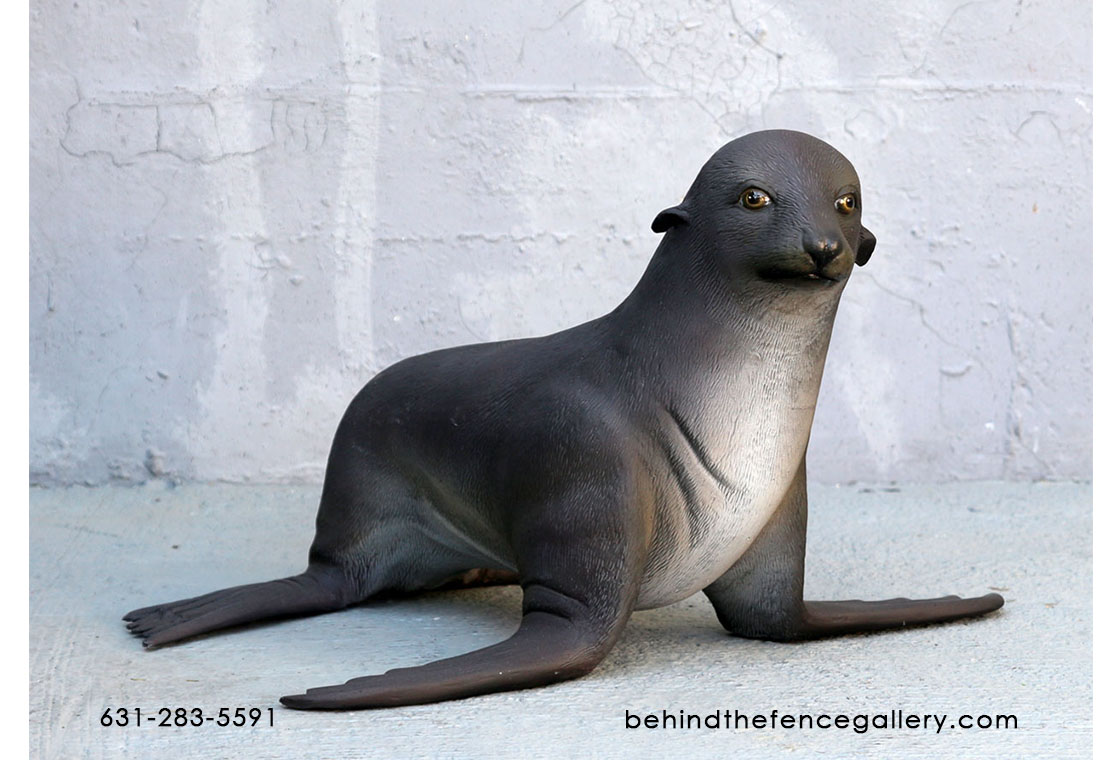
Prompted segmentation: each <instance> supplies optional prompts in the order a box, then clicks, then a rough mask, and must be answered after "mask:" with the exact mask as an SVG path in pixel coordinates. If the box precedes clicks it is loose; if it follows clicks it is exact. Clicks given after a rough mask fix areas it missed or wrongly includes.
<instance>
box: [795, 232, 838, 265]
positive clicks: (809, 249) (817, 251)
mask: <svg viewBox="0 0 1120 760" xmlns="http://www.w3.org/2000/svg"><path fill="white" fill-rule="evenodd" d="M801 244H802V245H803V246H804V247H805V253H807V254H809V255H810V256H812V257H813V263H814V264H816V265H817V269H823V268H824V266H825V265H826V264H828V262H830V261H832V260H833V259H834V258H836V257H837V255H839V253H840V241H839V240H838V239H836V238H835V237H832V236H831V235H820V234H817V233H814V232H812V231H811V230H805V234H804V235H802V237H801Z"/></svg>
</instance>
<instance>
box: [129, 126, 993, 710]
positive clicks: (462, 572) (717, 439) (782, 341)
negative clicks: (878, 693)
mask: <svg viewBox="0 0 1120 760" xmlns="http://www.w3.org/2000/svg"><path fill="white" fill-rule="evenodd" d="M862 207H863V202H862V195H861V188H860V184H859V178H858V177H857V176H856V173H855V170H854V169H853V168H852V166H851V164H850V163H849V162H848V161H847V159H845V158H844V157H843V156H841V155H840V154H839V153H838V152H836V151H835V150H834V149H833V148H831V147H830V146H828V145H827V144H825V143H823V142H821V141H820V140H817V139H815V138H813V137H810V136H808V135H804V134H801V133H798V132H788V131H781V130H774V131H768V132H759V133H755V134H751V135H747V136H745V137H742V138H739V139H737V140H734V141H732V142H731V143H728V144H727V145H725V146H724V147H723V148H721V149H720V150H719V151H717V152H716V153H715V154H714V155H713V156H712V157H711V159H709V160H708V162H707V163H706V164H705V165H704V166H703V168H702V169H701V170H700V173H699V175H698V176H697V178H696V180H695V182H694V183H693V185H692V187H691V189H690V190H689V191H688V193H687V194H686V196H685V198H684V200H683V201H682V202H681V203H680V204H679V205H677V206H674V207H671V208H668V209H665V210H664V211H662V212H661V213H660V214H658V215H657V217H656V218H655V219H654V222H653V229H654V231H656V232H664V233H665V235H664V237H663V239H662V241H661V244H660V245H659V246H658V248H657V250H656V252H655V253H654V255H653V258H652V260H651V261H650V264H649V266H648V268H647V269H646V272H645V274H644V275H643V276H642V278H641V280H640V281H639V282H638V284H637V285H636V287H635V288H634V291H633V292H632V293H631V294H630V295H629V296H628V297H627V298H626V300H625V301H623V303H622V304H620V305H619V306H618V307H617V308H616V309H615V310H613V311H612V312H611V313H610V314H607V315H605V316H603V317H600V318H599V319H596V320H592V321H591V322H587V323H585V324H582V325H578V326H576V327H573V328H571V329H568V330H564V331H562V332H559V333H556V334H554V335H549V336H545V337H540V338H531V339H525V340H512V341H502V342H498V343H487V344H480V345H473V346H461V347H458V348H452V349H445V350H443V351H435V352H432V353H429V354H424V355H422V356H417V357H413V358H411V359H406V360H404V361H402V362H399V363H398V364H395V365H393V366H392V367H389V368H388V369H386V370H384V371H383V372H381V373H380V374H379V375H377V376H376V377H375V378H373V380H371V381H370V382H369V383H368V384H367V385H366V387H365V388H363V389H362V390H361V391H360V392H359V393H358V395H357V396H356V397H355V398H354V400H353V401H352V402H351V404H350V406H349V408H348V409H347V410H346V413H345V414H344V415H343V418H342V421H341V422H340V424H339V428H338V432H337V433H336V434H335V440H334V443H333V445H332V447H331V453H330V456H329V458H328V462H327V472H326V478H325V481H324V484H323V495H322V500H321V503H320V507H319V515H318V518H317V522H316V535H315V539H314V541H313V542H312V545H311V550H310V556H309V560H310V561H309V566H308V569H307V570H306V571H304V572H303V573H301V574H299V575H296V576H293V577H291V578H284V579H280V580H276V581H269V582H266V583H257V584H251V585H249V586H241V587H237V588H232V589H225V590H222V591H216V592H213V593H211V594H206V595H204V596H201V597H196V598H193V599H186V600H182V601H179V602H172V603H169V604H162V605H156V606H154V607H147V608H143V609H139V610H134V611H133V612H131V613H129V614H128V615H126V616H125V619H126V620H127V621H129V629H130V630H131V631H132V632H133V633H136V634H138V635H141V636H143V637H144V644H145V646H157V645H161V644H166V643H170V642H173V641H177V640H180V639H183V638H186V637H189V636H194V635H197V634H200V633H205V632H208V631H213V630H218V629H221V628H227V627H230V626H234V625H238V624H241V623H247V622H252V621H256V620H262V619H265V618H274V617H283V616H293V615H308V614H314V613H318V612H327V611H331V610H337V609H341V608H343V607H346V606H348V605H350V604H354V603H356V602H359V601H362V600H364V599H369V598H372V597H376V596H378V595H381V594H386V593H390V592H399V591H416V590H422V589H429V588H437V587H442V586H448V585H451V586H455V587H461V586H465V585H479V584H485V583H513V582H517V583H519V584H520V585H521V587H522V589H523V591H524V602H523V618H522V623H521V626H520V627H519V629H518V630H517V632H516V633H515V634H514V635H513V636H511V637H510V638H509V639H507V640H506V641H504V642H501V643H499V644H495V645H493V646H491V647H487V648H485V649H481V650H479V651H477V652H471V653H468V654H465V655H460V656H458V657H452V658H450V659H446V660H440V661H438V662H434V663H430V664H428V665H424V666H421V667H416V668H405V669H400V670H392V671H389V672H388V673H385V674H383V675H379V676H370V677H365V678H359V679H354V680H352V681H348V682H347V683H345V684H341V685H338V686H332V687H326V688H322V689H311V690H310V691H308V692H307V693H305V694H300V695H292V696H288V697H283V698H281V701H282V702H283V703H284V704H286V705H288V706H290V707H296V708H310V709H332V708H356V707H389V706H396V705H404V704H418V703H422V702H433V701H439V700H443V699H455V698H460V697H465V696H471V695H474V694H483V693H487V692H492V691H500V690H505V689H518V688H524V687H526V686H533V685H540V684H544V683H550V682H554V681H559V680H564V679H566V678H573V677H576V676H579V675H582V674H584V673H587V672H588V671H590V670H591V669H592V668H594V667H595V665H596V664H597V663H598V662H600V661H601V660H602V658H603V657H604V656H606V654H607V652H608V651H609V650H610V648H611V646H612V645H613V644H614V642H615V640H616V639H617V637H618V636H619V634H620V633H621V630H622V627H623V626H624V624H625V622H626V620H627V619H628V617H629V615H630V613H631V611H632V610H634V609H637V608H648V607H657V606H661V605H665V604H669V603H672V602H675V601H677V600H680V599H683V598H685V597H687V596H689V595H691V594H693V593H695V592H696V591H699V590H701V589H703V591H704V592H705V594H707V596H708V598H709V599H710V600H711V602H712V604H713V606H714V607H715V610H716V614H717V616H718V617H719V619H720V621H721V622H722V623H723V625H724V626H725V627H726V628H727V629H728V630H730V631H731V632H732V633H735V634H738V635H742V636H748V637H754V638H768V639H781V640H786V639H796V638H809V637H816V636H827V635H836V634H841V633H849V632H853V631H866V630H877V629H880V628H887V627H893V626H901V625H913V624H915V623H924V622H938V621H945V620H954V619H957V618H961V617H966V616H971V615H978V614H983V613H985V612H988V611H991V610H994V609H996V608H998V607H999V606H1000V605H1002V603H1003V600H1002V599H1001V598H1000V597H999V596H998V595H994V594H989V595H987V596H984V597H978V598H973V599H960V598H958V597H943V598H940V599H932V600H909V599H895V600H890V601H885V602H807V601H804V600H803V597H802V579H803V568H804V549H805V513H806V499H805V450H806V447H807V445H808V440H809V430H810V427H811V425H812V420H813V411H814V408H815V405H816V400H817V394H818V391H819V388H820V381H821V375H822V372H823V369H824V362H825V356H826V354H827V351H828V343H829V338H830V335H831V331H832V323H833V319H834V317H835V314H836V309H837V306H838V303H839V299H840V295H841V293H842V291H843V288H844V285H845V283H846V282H847V279H848V277H849V275H850V274H851V272H852V269H853V267H854V266H855V265H863V264H866V263H867V261H868V259H869V258H870V256H871V253H872V251H873V250H874V247H875V238H874V236H873V235H871V233H870V232H868V231H867V229H866V228H864V227H863V225H862V223H861V214H862Z"/></svg>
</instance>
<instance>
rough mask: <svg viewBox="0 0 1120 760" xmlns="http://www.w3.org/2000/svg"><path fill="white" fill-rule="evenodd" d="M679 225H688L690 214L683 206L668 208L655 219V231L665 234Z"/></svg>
mask: <svg viewBox="0 0 1120 760" xmlns="http://www.w3.org/2000/svg"><path fill="white" fill-rule="evenodd" d="M678 224H688V212H687V211H685V210H684V207H682V206H673V207H672V208H667V209H665V210H664V211H662V212H661V213H660V214H658V215H657V216H655V217H654V218H653V225H651V226H652V227H653V231H654V232H664V231H665V230H667V229H669V228H671V227H676V226H677V225H678Z"/></svg>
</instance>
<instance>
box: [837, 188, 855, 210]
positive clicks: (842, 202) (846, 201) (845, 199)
mask: <svg viewBox="0 0 1120 760" xmlns="http://www.w3.org/2000/svg"><path fill="white" fill-rule="evenodd" d="M857 205H858V204H857V203H856V194H855V193H847V194H846V195H841V196H840V197H839V198H837V199H836V210H837V211H839V212H840V213H841V214H850V213H852V212H853V211H855V210H856V206H857Z"/></svg>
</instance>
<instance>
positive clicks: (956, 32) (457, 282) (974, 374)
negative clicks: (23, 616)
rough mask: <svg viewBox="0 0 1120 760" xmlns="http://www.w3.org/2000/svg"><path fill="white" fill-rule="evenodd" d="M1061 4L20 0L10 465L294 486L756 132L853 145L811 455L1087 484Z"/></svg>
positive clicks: (1069, 82)
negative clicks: (781, 131)
mask: <svg viewBox="0 0 1120 760" xmlns="http://www.w3.org/2000/svg"><path fill="white" fill-rule="evenodd" d="M894 5H898V6H901V7H892V6H894ZM1090 16H1091V12H1090V6H1089V4H1088V3H1069V4H1065V5H1055V4H1053V3H1044V2H1031V1H1030V0H1018V1H1016V0H986V1H981V2H959V1H958V2H946V1H943V0H917V1H916V2H908V3H901V4H886V5H885V6H884V4H882V3H861V2H849V3H833V2H799V3H774V2H770V1H768V2H758V3H756V2H746V1H745V0H732V1H731V2H719V3H709V2H700V1H699V0H692V1H691V2H674V3H665V2H656V3H655V2H648V1H647V0H616V1H615V2H606V0H582V1H581V2H572V1H571V0H563V1H561V2H543V3H520V2H510V1H508V0H507V1H505V2H494V3H485V4H465V3H450V2H434V1H433V0H408V1H407V2H404V1H403V0H400V1H398V0H394V1H392V2H390V1H382V2H377V3H373V2H366V3H355V2H341V3H336V4H326V3H324V4H298V3H297V4H291V3H289V4H283V3H272V2H267V3H262V2H246V3H233V2H215V1H214V0H194V1H193V2H186V3H171V2H166V1H162V2H161V1H159V0H156V2H150V3H136V2H132V3H127V2H126V3H117V2H107V1H106V0H77V2H74V0H68V1H67V2H57V1H53V0H52V1H48V0H44V2H38V3H34V4H33V5H32V8H31V145H30V160H31V240H30V244H31V282H30V318H31V334H30V351H31V378H30V380H31V399H30V401H31V440H30V447H31V479H32V481H33V482H38V483H44V484H54V483H72V482H90V483H100V482H104V481H107V480H113V479H119V480H124V481H139V480H144V479H147V478H152V477H172V478H184V479H222V480H235V481H238V480H246V481H275V480H312V479H316V478H318V477H320V476H321V473H322V468H323V465H324V462H325V459H326V453H327V450H328V447H329V443H330V439H331V435H332V433H333V430H334V426H335V424H336V422H337V420H338V418H339V416H340V415H341V413H342V411H343V409H344V408H345V406H346V404H347V402H348V401H349V400H350V398H351V397H352V396H353V394H354V393H355V392H356V391H357V390H358V388H360V387H361V385H362V384H363V383H364V382H365V381H366V380H367V379H368V378H369V377H370V376H371V375H372V374H373V373H375V372H376V371H378V370H379V369H381V368H383V367H385V366H387V365H388V364H390V363H392V362H394V361H396V360H398V359H400V358H402V357H405V356H408V355H412V354H416V353H420V352H423V351H428V350H432V349H435V348H440V347H444V346H449V345H454V344H460V343H467V342H476V341H479V340H494V339H500V338H508V337H515V336H526V335H534V334H542V333H546V332H552V331H555V330H557V329H560V328H563V327H566V326H569V325H571V324H574V323H576V322H579V321H583V320H586V319H589V318H592V317H595V316H598V315H600V314H602V313H604V312H606V311H608V310H609V309H611V308H612V307H613V306H614V305H615V304H616V303H617V302H618V301H619V300H620V299H621V298H623V297H624V296H625V295H626V293H627V292H629V289H630V288H631V287H632V285H633V284H634V282H636V280H637V278H638V276H639V275H640V273H641V272H642V270H643V268H644V266H645V264H646V261H647V260H648V258H649V256H650V254H651V253H652V251H653V249H654V247H655V246H656V244H657V242H658V238H657V236H655V235H654V234H653V233H652V232H650V230H649V223H650V221H651V220H652V219H653V216H654V215H655V214H656V213H657V211H659V210H660V209H661V208H663V207H665V206H668V205H671V204H673V203H675V202H676V201H677V200H679V198H680V197H681V195H682V194H683V193H684V191H685V190H686V189H687V187H688V185H689V183H690V182H691V180H692V178H693V176H694V175H695V173H696V171H697V169H698V168H699V167H700V165H701V163H702V162H703V161H704V160H705V159H706V158H707V156H708V155H709V154H710V153H711V152H712V151H714V150H715V149H716V148H717V147H719V146H720V145H722V144H723V143H724V142H726V141H727V140H728V139H730V138H732V137H734V136H737V135H739V134H742V133H745V132H749V131H753V130H757V129H763V128H774V127H784V128H793V129H800V130H803V131H807V132H811V133H813V134H816V135H818V136H820V137H822V138H824V139H825V140H828V141H830V142H832V143H833V144H834V145H836V146H837V147H838V148H839V149H840V150H841V151H843V152H844V153H845V154H846V155H847V156H848V157H849V158H850V159H851V160H852V161H853V163H854V164H855V165H856V167H857V168H858V170H859V171H860V174H861V177H862V179H863V184H864V191H865V208H866V211H865V223H866V225H867V226H868V227H869V228H871V229H872V230H873V231H874V232H875V233H876V235H877V236H878V239H879V247H878V250H877V251H876V254H875V257H874V258H873V259H872V261H871V263H870V265H869V266H868V267H866V268H865V269H862V270H859V271H857V272H856V273H855V276H854V277H853V280H852V282H851V283H850V284H849V285H848V288H847V291H846V293H845V296H844V302H843V303H842V305H841V314H840V317H839V319H838V321H837V324H836V329H835V335H834V339H833V345H832V350H831V353H830V357H829V363H828V367H827V370H826V378H825V384H824V388H823V389H822V393H821V400H820V405H819V407H818V412H817V422H816V427H815V429H814V433H813V442H812V446H811V451H810V473H811V477H812V478H813V479H815V480H818V481H823V482H844V481H852V480H865V481H884V480H901V481H915V480H952V479H972V478H1012V479H1026V478H1086V477H1089V476H1090V474H1091V473H1090V426H1091V398H1090V387H1091V386H1090V380H1091V353H1090V329H1091V327H1090V325H1091V321H1090V293H1091V291H1090V277H1091V248H1090V246H1091V237H1090V207H1091V206H1090V197H1091V187H1090V167H1091V136H1092V135H1091V125H1092V92H1091V89H1090V82H1091V77H1090Z"/></svg>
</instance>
